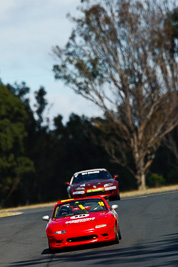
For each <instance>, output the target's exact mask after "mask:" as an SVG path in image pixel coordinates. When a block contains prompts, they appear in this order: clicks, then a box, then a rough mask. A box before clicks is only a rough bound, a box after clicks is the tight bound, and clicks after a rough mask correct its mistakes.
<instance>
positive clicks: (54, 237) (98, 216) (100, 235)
mask: <svg viewBox="0 0 178 267" xmlns="http://www.w3.org/2000/svg"><path fill="white" fill-rule="evenodd" d="M117 208H118V206H117V205H112V206H111V207H110V206H109V204H108V203H107V201H106V200H105V199H104V198H102V197H87V198H78V199H67V200H61V201H59V202H58V203H57V204H56V205H55V206H54V209H53V213H52V217H51V218H49V216H48V215H46V216H43V218H42V219H43V220H44V221H47V222H48V223H47V226H46V234H47V238H48V244H49V250H50V251H51V250H55V249H58V248H62V247H68V246H75V245H84V244H90V243H95V242H109V241H114V242H115V243H119V239H121V233H120V228H119V221H118V214H117V212H116V211H115V209H117Z"/></svg>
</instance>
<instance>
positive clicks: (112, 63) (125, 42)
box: [53, 0, 178, 188]
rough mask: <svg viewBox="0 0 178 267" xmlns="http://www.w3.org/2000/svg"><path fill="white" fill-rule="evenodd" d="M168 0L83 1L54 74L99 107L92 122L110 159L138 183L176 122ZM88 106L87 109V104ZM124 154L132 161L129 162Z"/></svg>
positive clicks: (176, 70)
mask: <svg viewBox="0 0 178 267" xmlns="http://www.w3.org/2000/svg"><path fill="white" fill-rule="evenodd" d="M175 4H176V1H175V0H171V1H157V0H144V1H134V0H124V1H123V0H112V1H110V0H95V1H93V0H83V1H81V5H80V7H79V9H80V15H78V17H76V18H72V17H71V16H69V17H70V19H71V20H72V23H73V24H74V29H73V31H72V33H71V35H70V37H69V39H68V42H67V44H66V46H65V47H64V48H61V47H60V46H58V45H56V46H55V47H54V48H53V53H54V55H55V56H56V59H57V64H56V65H54V67H53V70H54V75H55V78H56V79H62V80H63V81H64V82H65V84H66V85H68V86H69V87H70V88H72V89H73V90H74V91H75V92H76V93H77V94H80V95H82V96H83V97H84V98H86V99H88V100H89V101H92V102H93V103H95V104H96V105H97V106H99V107H100V108H101V110H102V111H103V116H104V117H103V120H99V121H97V123H95V124H96V126H97V127H98V128H99V129H101V130H103V132H104V134H105V137H106V138H104V141H103V145H104V146H105V148H106V150H107V152H108V153H109V154H110V156H111V158H112V159H113V160H114V161H115V162H117V163H118V164H121V165H123V166H125V167H127V168H128V169H129V171H130V172H131V173H132V174H133V175H134V177H135V178H136V180H137V185H138V188H144V187H145V186H146V184H145V176H146V174H147V172H148V170H149V168H150V165H151V164H152V162H153V159H154V156H155V153H156V150H157V148H158V147H159V145H160V142H161V141H162V139H163V137H164V136H165V135H166V134H167V133H169V132H170V131H171V130H172V129H174V127H175V126H176V125H177V124H178V116H177V111H178V64H177V59H176V54H175V53H174V54H173V55H172V54H171V53H170V51H171V48H172V40H173V39H172V38H173V27H172V10H174V9H175V7H176V6H175ZM86 108H87V107H86ZM130 157H132V159H133V162H134V164H132V165H130Z"/></svg>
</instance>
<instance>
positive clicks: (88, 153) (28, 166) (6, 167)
mask: <svg viewBox="0 0 178 267" xmlns="http://www.w3.org/2000/svg"><path fill="white" fill-rule="evenodd" d="M29 92H30V89H29V88H28V87H27V86H26V84H25V83H22V84H21V85H17V84H16V85H14V86H12V85H9V84H8V85H4V84H2V83H1V84H0V206H1V207H8V206H18V205H26V204H32V203H40V202H48V201H55V200H58V199H62V198H65V197H67V194H66V186H65V185H64V183H65V182H66V181H69V180H70V178H71V176H72V174H73V173H74V172H76V171H79V170H82V169H89V168H97V167H104V168H107V169H108V170H109V171H110V173H111V174H113V175H114V174H118V175H119V184H120V190H121V191H126V190H132V189H136V188H137V185H136V181H135V179H134V177H132V176H131V174H130V173H129V172H127V170H126V169H125V168H124V167H121V166H119V165H118V164H115V163H113V162H111V161H110V158H109V156H108V155H107V153H106V152H105V150H104V149H103V148H102V147H101V146H100V145H99V144H98V142H97V140H99V139H100V138H102V133H101V132H100V131H99V129H98V128H97V126H96V125H95V124H94V123H93V120H92V119H91V118H87V117H85V116H81V117H80V116H78V115H76V114H71V115H70V117H69V120H68V122H67V123H65V124H64V123H63V118H62V116H61V115H57V116H56V117H54V119H53V127H50V123H51V122H50V120H49V118H47V117H45V116H44V114H45V111H46V109H47V108H48V101H47V94H46V91H45V89H44V88H43V87H41V88H39V90H38V91H36V92H35V93H34V96H35V104H34V107H33V108H32V107H31V103H30V98H29ZM167 139H168V140H169V142H166V144H169V147H168V146H166V145H164V144H162V145H160V148H159V150H158V151H157V154H156V158H155V160H154V163H153V165H152V167H151V170H150V172H149V174H148V175H147V185H148V186H160V185H164V184H165V185H166V184H175V183H178V168H177V166H178V157H176V156H177V154H176V153H177V147H178V128H176V129H174V131H173V132H172V133H171V134H170V135H169V137H167ZM168 140H167V141H168ZM170 140H172V141H170ZM171 142H173V144H174V151H173V152H174V153H173V152H171V150H170V146H171Z"/></svg>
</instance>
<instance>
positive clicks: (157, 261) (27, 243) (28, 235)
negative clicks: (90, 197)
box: [0, 192, 178, 267]
mask: <svg viewBox="0 0 178 267" xmlns="http://www.w3.org/2000/svg"><path fill="white" fill-rule="evenodd" d="M115 203H117V204H118V205H119V209H118V214H119V218H120V228H121V233H122V240H121V241H120V244H117V245H114V244H99V245H90V246H83V247H73V248H70V249H63V250H61V251H60V250H59V252H57V253H53V254H50V253H49V251H48V245H47V238H46V234H45V226H46V223H45V222H44V221H42V219H41V218H42V216H43V215H47V214H48V215H51V212H52V207H51V208H49V207H48V208H37V209H29V210H22V212H23V213H22V214H21V215H17V216H12V217H5V218H0V239H1V242H0V266H3V267H10V266H11V267H21V266H32V267H35V266H39V267H40V266H43V267H51V266H60V267H80V266H81V267H85V266H97V267H100V266H102V267H105V266H108V265H109V266H117V267H118V266H119V267H123V266H124V267H151V266H155V267H164V266H165V267H167V266H170V267H177V266H178V192H169V193H164V194H160V195H154V196H147V197H139V198H133V199H122V200H121V201H113V202H110V204H115Z"/></svg>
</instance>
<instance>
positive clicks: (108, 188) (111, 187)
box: [105, 185, 116, 191]
mask: <svg viewBox="0 0 178 267" xmlns="http://www.w3.org/2000/svg"><path fill="white" fill-rule="evenodd" d="M114 189H116V186H115V185H114V186H109V187H106V188H105V191H109V190H114Z"/></svg>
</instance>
